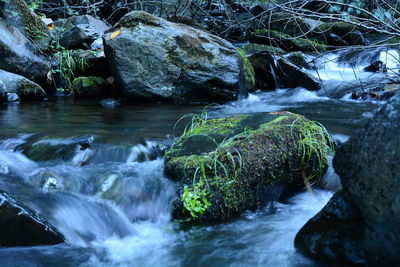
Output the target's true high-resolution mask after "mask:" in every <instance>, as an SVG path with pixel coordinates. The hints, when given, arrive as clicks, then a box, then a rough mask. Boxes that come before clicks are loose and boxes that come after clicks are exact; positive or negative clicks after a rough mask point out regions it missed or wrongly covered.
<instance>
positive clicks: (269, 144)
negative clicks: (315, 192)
mask: <svg viewBox="0 0 400 267" xmlns="http://www.w3.org/2000/svg"><path fill="white" fill-rule="evenodd" d="M329 143H330V139H329V136H328V134H327V133H326V131H325V129H324V128H323V127H321V126H320V125H319V124H318V123H316V122H313V121H309V120H307V119H306V118H304V117H303V116H300V115H296V114H293V113H289V112H282V113H269V114H255V115H237V116H232V117H227V118H220V119H209V120H202V119H198V120H196V121H195V122H194V124H193V125H192V127H191V128H190V129H189V130H187V131H186V132H185V133H184V134H183V135H182V136H181V137H180V138H179V139H178V140H177V141H176V142H175V143H174V144H173V146H172V147H171V148H170V149H169V150H168V151H167V152H166V154H165V174H166V175H167V176H169V177H171V178H172V179H174V180H175V181H177V182H178V191H177V198H176V200H175V201H174V205H173V216H174V218H176V219H191V220H194V221H199V222H205V221H221V220H226V219H229V218H233V217H235V216H238V215H240V214H241V213H242V212H244V211H246V210H252V209H255V208H257V207H259V206H261V205H263V204H266V203H268V202H271V201H278V200H283V199H285V197H287V196H289V195H291V194H292V193H294V192H296V191H298V190H301V189H303V188H304V187H305V186H306V185H310V184H312V183H313V182H315V181H317V180H318V179H319V178H321V176H322V175H323V174H324V172H325V171H326V168H327V164H328V163H327V162H328V158H327V156H328V150H329V148H328V144H329Z"/></svg>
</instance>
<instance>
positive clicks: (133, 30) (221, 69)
mask: <svg viewBox="0 0 400 267" xmlns="http://www.w3.org/2000/svg"><path fill="white" fill-rule="evenodd" d="M104 46H105V47H104V49H105V54H106V57H107V60H108V63H109V66H110V68H111V70H112V73H113V75H114V76H115V78H116V82H117V84H118V85H119V86H120V87H121V88H122V90H123V91H124V93H125V94H126V96H128V97H130V98H144V99H151V100H153V99H162V100H168V101H175V102H183V101H225V100H232V99H234V98H235V93H236V89H237V86H238V83H239V72H240V67H239V59H240V57H239V55H238V53H237V51H236V49H235V48H234V47H233V46H232V44H230V43H229V42H227V41H225V40H223V39H221V38H219V37H217V36H214V35H211V34H208V33H206V32H204V31H201V30H198V29H195V28H192V27H190V26H187V25H183V24H177V23H172V22H168V21H166V20H163V19H161V18H158V17H155V16H152V15H150V14H148V13H145V12H131V13H129V14H127V15H125V16H124V17H123V18H122V19H121V20H120V21H119V22H118V23H117V24H116V25H115V26H114V28H113V29H112V30H111V31H110V32H109V33H107V34H106V35H105V36H104Z"/></svg>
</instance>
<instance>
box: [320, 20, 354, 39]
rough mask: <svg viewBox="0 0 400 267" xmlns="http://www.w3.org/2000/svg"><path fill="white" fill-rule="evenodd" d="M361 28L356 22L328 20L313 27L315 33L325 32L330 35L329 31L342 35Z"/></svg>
mask: <svg viewBox="0 0 400 267" xmlns="http://www.w3.org/2000/svg"><path fill="white" fill-rule="evenodd" d="M359 29H361V28H360V27H358V26H356V25H355V24H351V23H347V22H340V21H339V22H326V23H322V24H320V25H318V26H316V27H315V28H314V29H313V33H314V34H324V35H328V34H329V33H333V34H336V35H338V36H340V37H343V36H345V35H346V34H348V33H350V32H353V31H357V30H359Z"/></svg>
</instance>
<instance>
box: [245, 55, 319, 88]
mask: <svg viewBox="0 0 400 267" xmlns="http://www.w3.org/2000/svg"><path fill="white" fill-rule="evenodd" d="M296 58H297V59H298V57H296ZM249 59H250V62H251V64H252V65H253V67H254V72H255V76H256V84H257V85H258V86H257V88H260V89H264V90H271V89H275V88H296V87H304V88H306V89H308V90H311V91H315V90H318V89H319V88H320V87H321V84H320V81H319V80H318V79H317V78H315V77H313V76H312V75H310V74H309V73H307V72H306V71H304V70H303V68H302V67H301V66H298V65H296V64H294V63H293V62H291V61H290V60H289V59H288V58H284V57H282V56H278V55H276V54H273V53H271V52H268V51H264V52H260V53H255V54H253V55H251V56H250V58H249ZM296 63H299V62H296ZM303 63H304V62H303Z"/></svg>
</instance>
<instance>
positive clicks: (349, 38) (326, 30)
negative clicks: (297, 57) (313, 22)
mask: <svg viewBox="0 0 400 267" xmlns="http://www.w3.org/2000/svg"><path fill="white" fill-rule="evenodd" d="M309 36H310V37H315V38H316V39H318V40H320V41H321V42H324V43H327V44H329V45H332V46H348V45H368V44H369V42H368V40H367V39H365V37H364V34H363V33H362V27H359V26H357V25H355V24H352V23H346V22H326V23H322V24H320V25H318V26H316V27H315V28H314V29H313V31H312V32H311V33H310V34H309Z"/></svg>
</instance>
